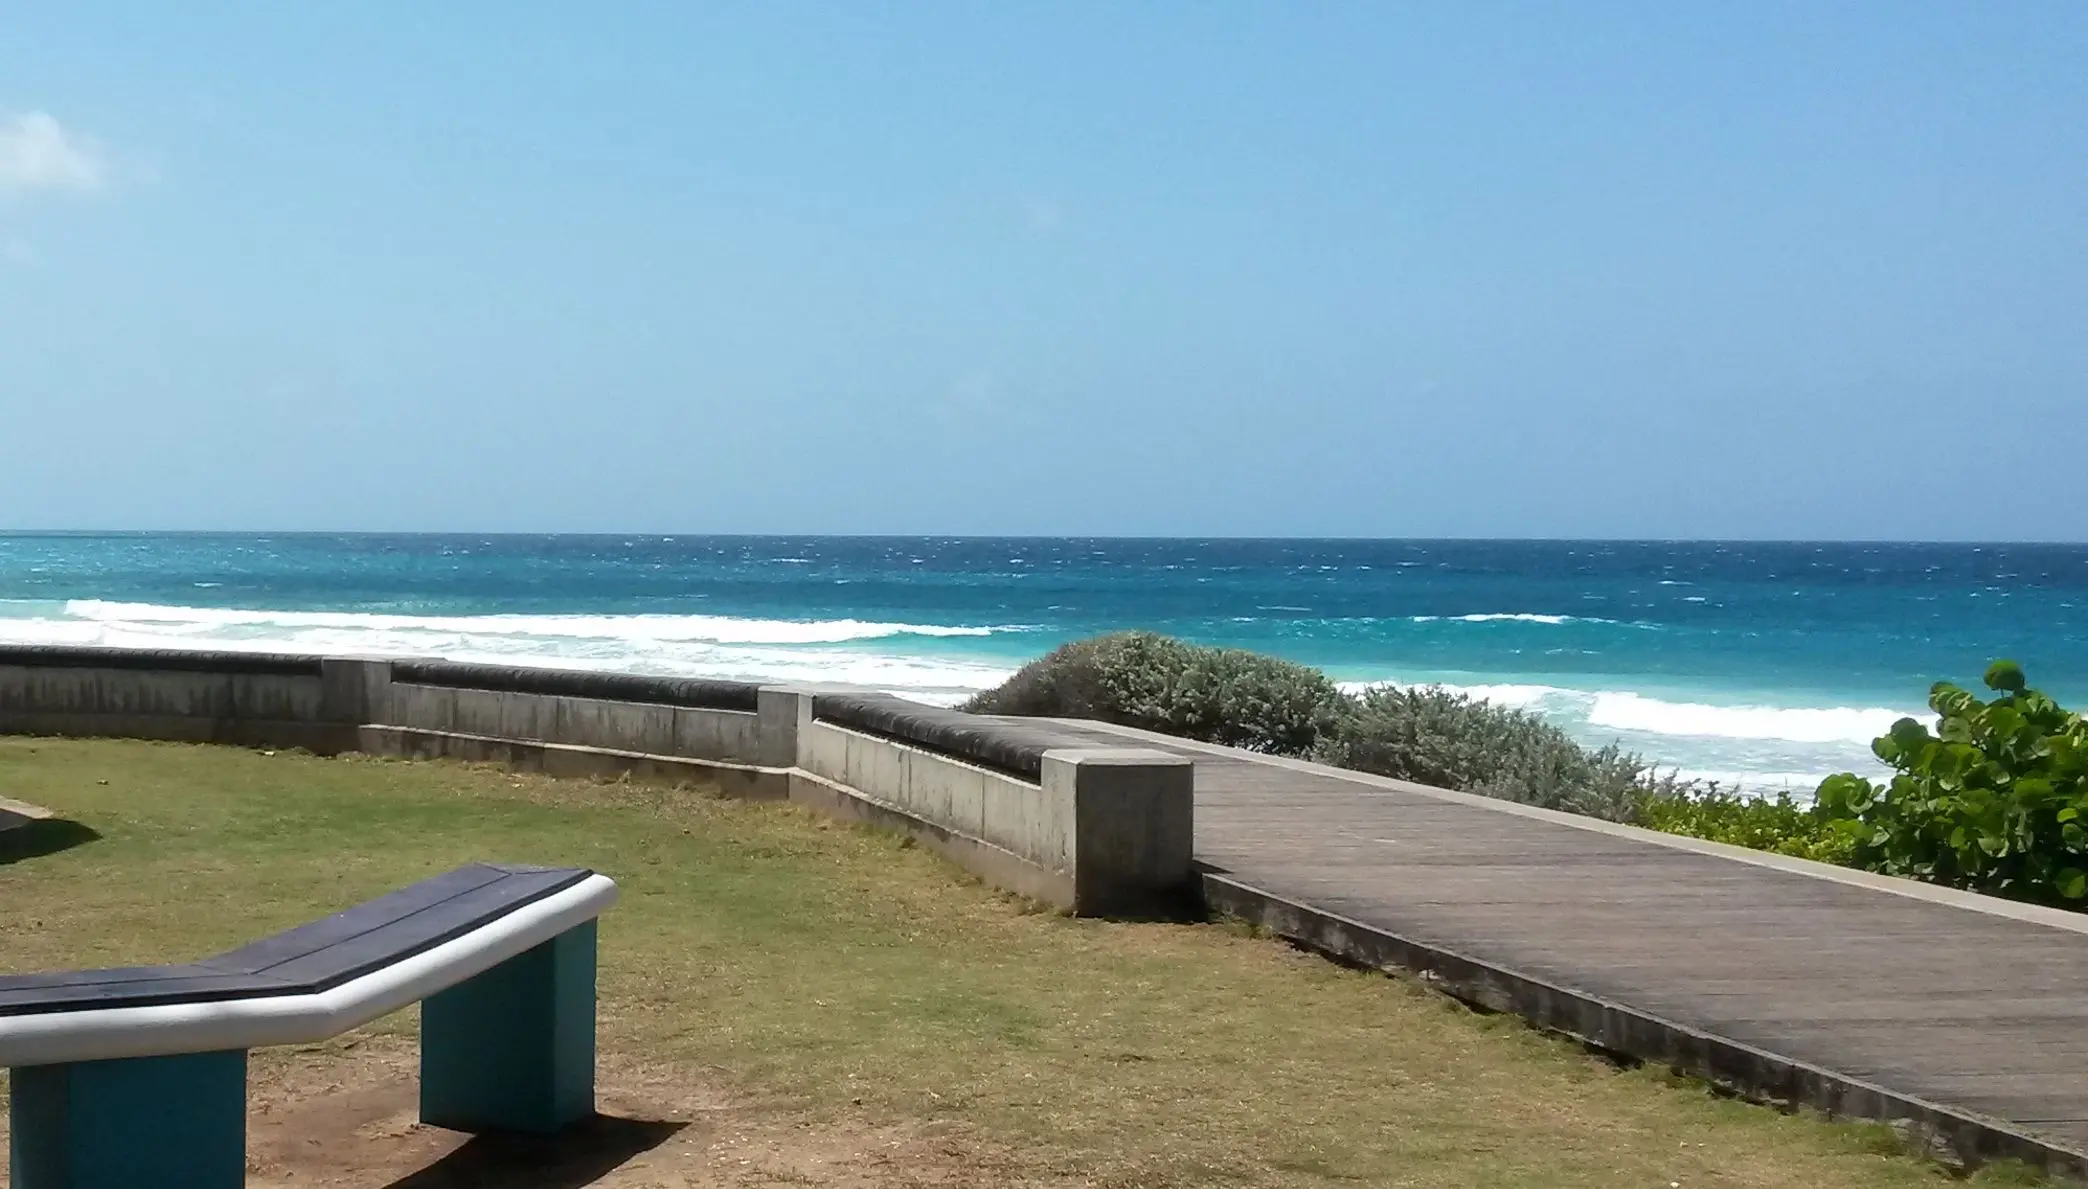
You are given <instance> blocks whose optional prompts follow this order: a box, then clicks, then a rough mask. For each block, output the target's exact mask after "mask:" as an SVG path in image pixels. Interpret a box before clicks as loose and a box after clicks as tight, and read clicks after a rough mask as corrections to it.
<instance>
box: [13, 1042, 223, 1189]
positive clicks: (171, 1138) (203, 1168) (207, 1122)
mask: <svg viewBox="0 0 2088 1189" xmlns="http://www.w3.org/2000/svg"><path fill="white" fill-rule="evenodd" d="M246 1073H247V1055H246V1052H245V1050H243V1049H232V1050H227V1051H225V1052H218V1053H184V1054H181V1055H178V1056H172V1057H133V1058H129V1059H126V1060H121V1061H80V1062H76V1063H73V1064H70V1065H29V1066H22V1067H19V1068H16V1069H14V1070H13V1071H11V1078H12V1085H13V1089H12V1092H11V1098H10V1101H9V1103H8V1164H9V1167H10V1168H11V1169H12V1176H11V1180H12V1182H13V1185H14V1189H137V1187H139V1186H145V1185H150V1186H153V1187H154V1189H240V1187H241V1186H243V1185H245V1184H246Z"/></svg>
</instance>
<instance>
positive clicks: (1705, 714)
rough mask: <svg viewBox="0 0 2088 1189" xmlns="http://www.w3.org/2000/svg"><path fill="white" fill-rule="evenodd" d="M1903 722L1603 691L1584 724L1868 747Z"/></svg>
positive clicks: (1849, 710)
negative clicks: (1709, 704)
mask: <svg viewBox="0 0 2088 1189" xmlns="http://www.w3.org/2000/svg"><path fill="white" fill-rule="evenodd" d="M1906 717H1909V715H1908V713H1907V712H1906V711H1902V710H1886V709H1882V708H1880V707H1874V706H1873V707H1855V706H1829V707H1821V708H1814V707H1785V706H1708V705H1705V704H1703V703H1700V702H1667V701H1662V700H1661V699H1659V698H1649V697H1646V696H1645V695H1644V694H1634V693H1615V692H1605V693H1598V694H1596V695H1595V704H1594V706H1593V708H1592V709H1590V711H1589V712H1588V723H1589V725H1590V726H1596V727H1604V728H1608V729H1610V730H1617V731H1644V732H1647V733H1649V734H1654V735H1695V736H1700V737H1707V738H1718V739H1778V740H1785V741H1788V742H1792V743H1868V742H1870V741H1871V740H1872V739H1875V738H1877V737H1878V736H1880V735H1882V734H1884V733H1885V732H1886V731H1888V730H1890V729H1891V728H1892V724H1893V723H1894V722H1896V721H1898V720H1899V719H1902V718H1906Z"/></svg>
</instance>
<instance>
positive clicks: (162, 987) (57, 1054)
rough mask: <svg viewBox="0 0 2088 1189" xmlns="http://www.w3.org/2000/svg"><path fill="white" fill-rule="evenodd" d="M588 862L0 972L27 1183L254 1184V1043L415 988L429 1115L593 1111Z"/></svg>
mask: <svg viewBox="0 0 2088 1189" xmlns="http://www.w3.org/2000/svg"><path fill="white" fill-rule="evenodd" d="M615 898H616V885H615V883H614V882H612V881H611V880H609V879H608V878H607V877H605V876H602V875H599V874H597V873H595V872H593V871H588V870H585V869H581V868H548V867H527V866H515V865H508V864H497V863H478V864H472V865H470V866H467V867H461V868H458V869H457V870H455V871H451V872H449V873H447V874H445V875H440V876H437V877H435V878H433V879H430V880H426V881H424V882H422V883H418V884H415V885H413V886H412V887H409V888H405V889H402V890H400V891H397V892H393V893H391V894H390V895H387V896H382V897H379V898H378V899H375V900H372V901H369V902H368V903H365V904H360V905H357V906H356V907H353V908H350V909H347V910H346V911H343V912H339V913H335V914H334V915H332V916H330V917H327V918H325V919H324V920H320V921H315V922H313V923H311V924H309V925H302V926H299V927H298V928H295V929H291V930H289V931H287V932H284V933H279V934H277V935H275V936H273V937H270V938H267V939H265V940H262V941H257V942H255V943H253V944H251V945H247V946H242V947H240V948H239V949H236V950H233V951H231V952H229V953H225V954H220V955H218V956H217V957H213V958H205V959H202V960H201V961H197V962H192V963H187V964H182V965H169V966H137V967H122V968H116V969H108V970H83V971H65V972H55V973H42V974H14V975H0V1065H4V1066H7V1067H9V1068H10V1069H11V1070H12V1080H13V1090H12V1094H11V1101H10V1115H11V1119H12V1126H11V1135H10V1139H11V1142H10V1145H9V1147H10V1153H9V1158H10V1166H11V1168H12V1177H11V1179H12V1183H13V1184H14V1186H15V1187H16V1189H104V1187H107V1189H115V1187H116V1186H120V1185H126V1184H147V1183H149V1184H154V1185H161V1186H177V1185H178V1186H184V1187H186V1186H195V1187H198V1189H204V1187H208V1189H218V1187H220V1186H223V1187H225V1189H230V1187H231V1186H236V1185H239V1184H241V1183H243V1177H244V1172H243V1169H244V1151H245V1070H246V1051H247V1050H248V1049H252V1048H258V1047H262V1046H266V1045H278V1044H301V1043H309V1042H313V1041H319V1040H325V1039H327V1038H330V1037H333V1036H336V1035H339V1034H340V1033H342V1032H345V1031H347V1030H348V1029H350V1028H354V1027H356V1026H358V1025H361V1024H364V1023H367V1022H369V1021H371V1020H374V1019H376V1018H378V1017H380V1016H383V1015H387V1014H389V1013H391V1012H393V1011H397V1010H399V1009H400V1008H403V1007H406V1006H409V1005H411V1004H413V1003H416V1002H422V1003H423V1007H422V1013H421V1117H422V1119H423V1121H425V1122H429V1123H434V1124H437V1125H441V1126H448V1127H455V1128H459V1129H462V1130H489V1129H508V1130H528V1131H551V1130H556V1129H558V1128H559V1127H562V1126H564V1125H566V1124H568V1123H571V1122H575V1121H577V1120H578V1119H580V1118H583V1117H585V1116H587V1115H589V1114H592V1112H593V1109H594V1014H595V1013H594V979H595V926H594V921H595V918H596V917H597V916H599V915H600V914H601V912H602V911H603V910H604V909H606V908H607V907H608V906H609V905H610V904H611V903H613V902H614V901H615Z"/></svg>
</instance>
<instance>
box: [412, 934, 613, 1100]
mask: <svg viewBox="0 0 2088 1189" xmlns="http://www.w3.org/2000/svg"><path fill="white" fill-rule="evenodd" d="M594 1061H595V924H594V922H593V921H589V922H587V923H586V924H584V925H577V926H575V927H573V928H572V929H569V930H567V931H566V932H564V933H561V934H559V935H558V936H557V937H554V938H552V939H551V940H550V941H547V942H545V943H544V944H542V945H540V946H537V947H536V948H535V949H533V950H529V951H528V952H526V953H522V954H517V955H516V956H515V957H512V958H509V959H508V960H507V961H505V962H502V963H501V964H500V965H498V966H495V967H494V968H493V969H491V970H488V971H486V972H485V973H484V974H481V975H478V976H476V977H474V978H470V979H467V980H466V981H464V982H461V983H458V984H457V985H456V986H454V987H451V988H450V989H449V990H447V991H440V992H437V993H436V994H434V995H431V996H429V997H428V999H427V1000H426V1001H425V1002H423V1003H422V1004H421V1122H423V1123H429V1124H433V1125H434V1126H437V1127H448V1128H452V1129H454V1130H457V1131H534V1132H552V1131H557V1130H558V1129H560V1128H561V1127H564V1126H566V1125H567V1124H569V1123H576V1122H578V1121H580V1120H581V1119H585V1118H588V1117H589V1116H591V1115H593V1114H594Z"/></svg>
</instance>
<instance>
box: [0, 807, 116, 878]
mask: <svg viewBox="0 0 2088 1189" xmlns="http://www.w3.org/2000/svg"><path fill="white" fill-rule="evenodd" d="M100 837H101V834H100V832H99V831H97V830H95V829H94V828H93V827H91V826H83V825H81V824H80V823H79V822H75V821H68V820H66V819H65V818H62V817H43V818H32V819H31V820H29V821H26V822H23V823H22V824H20V825H18V826H11V827H9V828H7V829H5V830H0V867H5V866H6V865H7V864H9V863H19V862H22V861H23V860H25V859H40V858H43V857H44V856H45V855H55V854H57V853H58V852H59V851H64V850H71V849H72V848H73V847H76V846H85V845H86V844H88V843H90V842H93V841H95V840H96V839H99V838H100Z"/></svg>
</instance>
